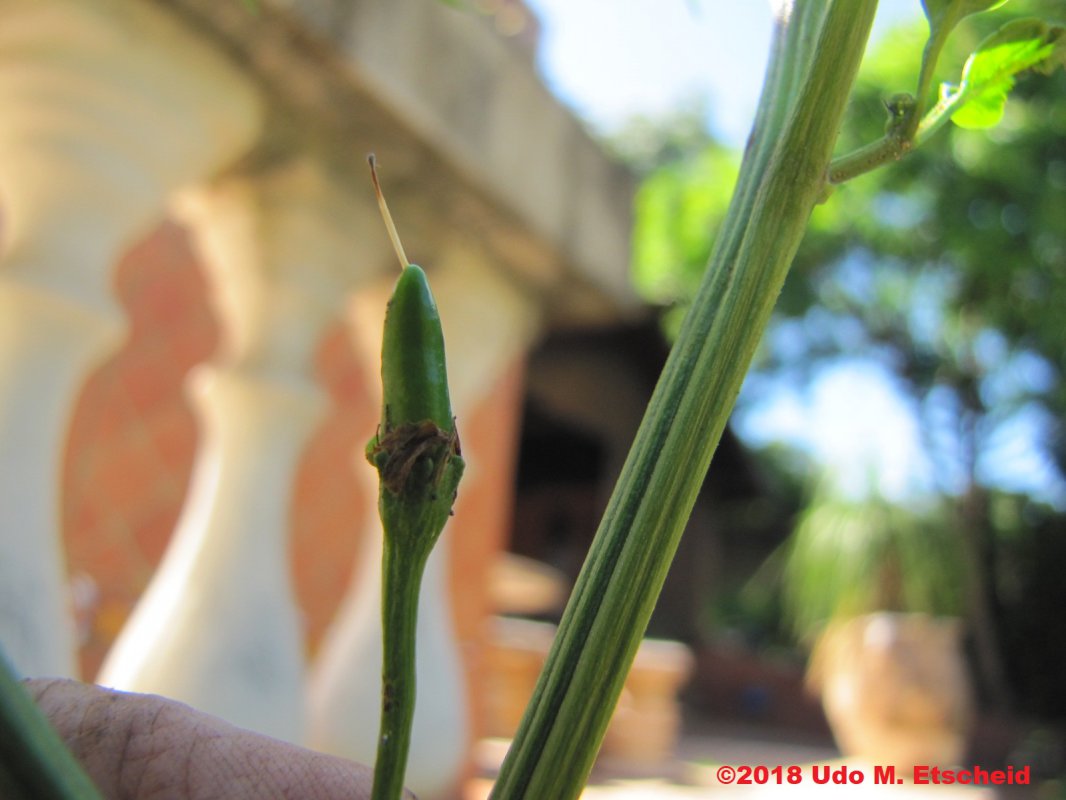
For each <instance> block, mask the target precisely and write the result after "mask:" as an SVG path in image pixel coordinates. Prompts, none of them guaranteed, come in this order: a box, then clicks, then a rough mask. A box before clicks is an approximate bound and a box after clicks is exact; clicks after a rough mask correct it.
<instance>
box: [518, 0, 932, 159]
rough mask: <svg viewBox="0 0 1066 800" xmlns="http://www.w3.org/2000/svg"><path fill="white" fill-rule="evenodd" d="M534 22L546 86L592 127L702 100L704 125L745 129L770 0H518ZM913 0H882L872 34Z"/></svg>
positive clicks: (914, 5) (911, 13)
mask: <svg viewBox="0 0 1066 800" xmlns="http://www.w3.org/2000/svg"><path fill="white" fill-rule="evenodd" d="M527 5H528V6H529V7H530V8H531V9H532V10H533V12H534V13H535V14H536V15H537V17H538V18H539V19H540V22H541V27H542V36H541V44H540V51H539V65H540V69H541V73H542V75H543V76H544V79H545V81H546V82H547V83H548V85H549V87H550V88H551V89H552V91H553V92H554V93H555V94H556V96H558V97H559V98H560V99H562V100H563V101H564V102H565V103H567V104H568V105H570V107H571V108H573V109H574V110H575V112H577V114H578V115H579V116H581V117H582V118H583V119H585V120H586V121H587V122H589V123H590V125H591V126H592V127H593V128H594V129H595V130H597V131H600V132H609V131H611V130H612V129H614V128H617V126H618V125H619V124H620V123H622V122H624V121H625V120H626V119H628V118H630V117H632V116H634V115H637V114H646V115H656V114H661V113H663V112H667V111H670V110H671V109H674V108H676V107H677V106H678V105H679V104H682V103H684V102H685V101H686V100H690V99H692V98H694V97H703V98H706V99H707V100H708V106H709V107H710V109H711V119H710V122H711V127H712V130H713V132H714V133H715V134H717V135H718V136H720V137H721V138H722V140H723V141H725V142H727V143H730V144H739V143H742V142H743V141H744V138H745V137H746V136H747V133H748V128H749V127H750V125H751V120H752V118H753V117H754V114H755V104H756V102H757V100H758V95H759V88H760V86H761V85H762V77H763V72H764V70H765V68H766V59H767V52H768V50H769V46H770V28H771V13H770V3H769V0H741V2H736V0H615V2H612V3H604V2H602V0H527ZM921 18H922V9H921V5H920V3H919V0H881V3H880V4H879V7H878V12H877V19H876V21H875V23H874V40H875V41H876V38H877V37H878V36H879V34H880V33H881V32H883V31H884V30H885V29H886V28H887V27H889V26H891V25H892V24H894V23H899V22H900V21H904V20H908V19H921Z"/></svg>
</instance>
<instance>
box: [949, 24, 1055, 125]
mask: <svg viewBox="0 0 1066 800" xmlns="http://www.w3.org/2000/svg"><path fill="white" fill-rule="evenodd" d="M1064 63H1066V28H1063V27H1061V26H1057V25H1054V26H1053V25H1049V24H1047V23H1046V22H1044V21H1042V20H1039V19H1035V18H1028V19H1020V20H1015V21H1014V22H1010V23H1007V24H1006V25H1004V26H1003V27H1002V28H1000V29H999V30H998V31H996V32H995V33H994V34H992V35H991V36H989V37H988V38H987V39H985V40H984V41H983V42H982V43H981V45H980V46H979V47H978V48H977V50H976V51H974V53H973V54H972V55H971V56H970V58H969V59H967V61H966V65H965V66H964V67H963V71H962V84H961V85H960V86H959V87H958V88H957V89H952V87H946V92H947V93H948V94H958V93H962V95H963V97H962V98H960V99H961V100H962V103H961V105H960V108H959V110H958V111H956V112H955V113H954V114H952V116H951V119H952V121H953V122H954V123H955V124H956V125H958V126H960V127H963V128H989V127H992V126H993V125H995V124H996V123H998V122H999V121H1000V119H1002V118H1003V109H1004V106H1005V105H1006V102H1007V95H1008V94H1010V90H1011V89H1012V88H1013V87H1014V81H1015V79H1016V78H1017V76H1018V75H1019V74H1020V73H1023V72H1026V71H1028V70H1039V71H1041V72H1044V73H1050V72H1051V71H1053V70H1054V69H1055V68H1056V67H1059V66H1062V65H1063V64H1064Z"/></svg>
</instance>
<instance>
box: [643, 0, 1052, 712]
mask: <svg viewBox="0 0 1066 800" xmlns="http://www.w3.org/2000/svg"><path fill="white" fill-rule="evenodd" d="M931 5H935V4H931ZM1018 6H1019V8H1018V9H1017V10H1016V11H1014V12H1013V13H1012V14H1008V15H1007V16H1006V17H1004V16H1003V15H1002V14H1000V15H991V16H990V18H989V19H987V20H986V19H984V18H983V17H981V16H977V17H973V18H971V20H968V22H967V24H966V25H965V26H963V27H961V28H960V30H959V31H958V32H957V33H956V34H955V35H954V36H953V37H952V38H951V40H949V42H948V49H947V51H946V52H945V56H944V57H943V59H942V61H943V62H945V63H948V64H950V65H952V66H953V67H954V68H956V69H959V68H960V67H961V64H962V62H963V61H964V60H965V58H966V54H967V53H970V52H972V51H973V50H974V49H975V48H976V47H977V46H978V43H979V42H981V41H982V40H984V39H985V37H986V36H988V35H989V34H990V33H991V32H992V30H993V28H992V27H990V26H999V25H1002V24H1003V23H1004V21H1005V19H1006V20H1010V19H1012V18H1014V19H1018V18H1020V17H1022V16H1023V12H1028V13H1033V12H1039V11H1042V10H1047V11H1051V10H1052V8H1053V4H1051V3H1039V2H1030V3H1027V4H1021V3H1019V4H1018ZM925 34H926V32H925V31H924V30H920V29H919V30H901V31H899V32H897V33H896V35H895V36H893V37H892V38H890V39H889V40H888V41H887V42H886V43H885V44H884V45H883V46H882V47H881V48H880V50H879V52H878V53H876V54H874V56H873V57H872V58H871V59H869V61H868V63H867V64H865V65H864V68H863V71H862V73H861V74H860V79H859V81H858V83H857V85H856V91H855V94H854V95H853V99H852V103H851V113H849V115H848V117H847V118H846V127H845V130H844V132H843V134H842V137H841V142H842V147H841V148H838V150H839V149H844V150H847V149H851V148H854V147H857V146H860V145H861V144H862V143H864V142H870V141H873V140H875V139H877V137H878V136H880V135H881V129H882V128H883V126H884V125H885V123H884V119H885V107H886V100H888V105H889V106H890V110H892V105H893V103H898V102H899V101H898V98H897V99H892V100H889V99H888V98H891V96H892V93H893V92H898V91H899V90H900V89H901V88H907V87H909V86H910V85H912V84H913V81H914V76H915V75H916V74H918V71H919V63H918V62H919V55H920V52H921V42H922V40H923V38H924V36H925ZM1008 88H1009V87H1008ZM889 124H890V125H891V124H892V121H891V120H890V123H889ZM1064 134H1066V75H1064V74H1063V73H1062V71H1059V72H1058V73H1056V74H1054V75H1052V76H1051V77H1048V76H1046V75H1023V76H1021V78H1020V80H1019V83H1018V86H1017V87H1016V91H1015V92H1014V93H1013V94H1012V96H1011V100H1010V102H1009V103H1007V105H1006V108H1005V113H1004V118H1003V120H1002V122H1001V124H999V125H998V126H997V127H995V128H992V129H989V130H971V129H964V128H959V127H954V126H953V127H952V129H951V131H950V133H948V134H947V135H939V136H938V137H936V138H933V139H931V140H930V141H929V142H928V143H926V144H924V145H923V146H922V147H921V148H918V149H917V150H915V151H914V152H913V153H911V154H909V155H907V157H906V158H904V159H902V160H901V161H900V162H899V163H898V164H894V165H892V166H891V167H890V168H888V169H882V170H879V171H877V172H875V173H873V174H871V175H864V176H862V177H861V178H858V179H857V180H854V181H852V182H851V183H849V184H848V185H846V186H844V187H841V188H838V189H837V197H835V198H833V200H834V201H835V202H834V201H831V202H828V203H826V204H824V205H823V206H821V207H820V208H819V209H817V210H816V211H815V213H814V215H813V217H812V220H811V226H810V229H809V230H808V234H807V236H806V238H805V241H804V243H803V245H802V246H801V249H800V251H799V253H798V255H797V258H796V261H795V262H794V265H793V270H792V273H791V274H790V277H789V279H788V281H787V282H786V284H785V287H784V289H783V292H782V297H781V300H780V302H779V304H778V306H777V311H776V313H775V318H774V321H773V322H772V324H771V328H770V335H769V336H767V337H766V340H765V343H764V346H763V348H762V350H761V353H760V356H759V357H758V359H757V363H756V377H758V376H759V375H762V376H763V377H767V376H778V377H780V376H781V375H782V374H784V373H786V372H788V373H791V374H793V375H794V377H795V379H796V380H799V381H801V382H802V381H809V380H810V378H811V376H812V375H813V374H814V373H815V371H816V370H817V369H818V368H819V367H821V366H824V365H825V364H826V363H827V362H828V361H832V360H839V359H842V358H848V357H852V358H854V357H859V356H861V357H863V358H866V359H873V360H875V361H876V362H877V363H879V364H880V365H882V366H883V367H884V368H885V369H886V370H888V371H890V373H891V374H893V375H894V376H895V379H896V380H895V382H896V384H897V386H898V387H899V388H900V390H901V392H903V393H904V394H905V395H906V396H907V397H908V398H909V400H910V402H911V404H912V405H913V407H914V408H916V409H917V410H918V415H919V419H920V421H921V430H922V433H923V438H924V445H925V451H926V453H927V454H928V456H929V458H930V460H931V461H932V463H933V464H934V465H935V467H936V468H935V471H934V472H935V476H936V482H935V485H933V486H930V487H928V488H929V491H931V492H936V493H940V494H943V495H944V496H945V497H947V498H948V499H949V500H950V501H951V503H952V505H953V507H954V510H955V515H956V518H957V529H958V530H959V531H960V532H961V534H962V537H961V542H960V543H961V545H962V553H963V554H964V556H965V557H966V558H967V560H968V561H970V566H971V567H972V573H973V574H974V576H975V578H974V584H973V585H972V586H971V587H970V599H969V618H970V623H971V630H972V632H973V636H974V644H975V648H976V650H977V654H978V659H977V661H978V664H979V665H980V669H979V673H980V675H981V677H982V678H983V681H982V683H983V686H984V688H985V692H986V696H987V698H988V699H989V700H991V701H992V704H993V705H996V706H999V707H1007V706H1009V705H1010V698H1009V691H1008V688H1007V687H1008V683H1009V682H1008V680H1007V676H1006V672H1005V669H1004V667H1003V666H1002V661H1003V659H1002V653H1003V648H1002V646H1001V643H1000V640H1001V639H1002V635H1003V628H1004V626H1003V624H1002V623H1003V620H1004V618H1005V615H1007V614H1008V613H1010V610H1009V609H1007V608H1005V605H1004V599H1003V597H1001V589H1000V587H1002V586H1003V585H1004V581H1005V579H1006V578H1009V577H1012V576H1009V575H1006V574H1005V570H1006V569H1007V566H1006V565H1007V562H1008V561H1009V559H1004V557H1003V553H1004V547H1005V541H1006V540H1008V539H1011V537H1013V539H1012V541H1020V539H1019V537H1023V538H1024V537H1026V536H1031V535H1032V529H1031V528H1027V527H1026V526H1025V525H1024V523H1023V522H1022V519H1023V518H1024V516H1025V514H1029V515H1030V516H1031V515H1033V514H1037V515H1038V516H1040V517H1041V518H1047V517H1049V516H1053V513H1052V512H1054V511H1055V504H1057V503H1058V504H1062V503H1066V477H1064V476H1066V432H1064V430H1063V427H1062V423H1061V420H1062V419H1063V418H1064V415H1066V380H1064V378H1066V376H1064V375H1063V370H1064V369H1066V336H1064V335H1063V328H1062V322H1061V309H1062V308H1063V307H1066V225H1064V224H1063V222H1062V221H1063V220H1066V136H1064ZM725 160H726V157H725V156H724V155H723V154H722V153H721V149H720V148H707V149H706V150H704V151H703V152H702V153H698V154H694V155H690V156H689V157H688V160H687V163H685V162H677V163H675V164H671V165H667V166H665V167H663V168H662V169H660V170H659V171H658V172H657V173H655V174H653V175H652V176H651V177H650V178H649V179H648V181H647V182H646V183H645V184H644V186H643V188H642V190H641V193H640V196H639V201H638V202H639V206H638V234H639V236H638V239H637V242H636V249H635V252H636V266H635V271H636V277H637V280H638V283H639V285H641V286H642V288H643V289H644V290H645V291H646V292H647V294H648V296H649V297H650V298H652V299H654V300H656V301H658V302H668V303H674V304H675V306H683V305H684V304H685V302H686V298H687V297H688V296H689V290H688V286H689V285H690V282H691V281H692V280H693V276H695V275H697V274H698V273H699V272H700V271H701V270H702V266H703V261H704V259H705V257H706V252H708V251H709V249H710V246H711V238H710V237H707V236H704V237H703V238H700V237H698V236H693V235H691V234H690V233H689V232H690V231H691V230H697V231H708V230H710V231H713V223H712V224H706V222H702V223H701V221H700V220H699V219H698V218H699V217H700V216H701V215H704V216H713V215H715V214H716V208H717V205H716V203H717V199H716V198H717V197H718V196H720V195H725V194H727V193H728V191H729V188H730V187H729V185H728V182H729V179H728V176H727V175H726V177H725V179H724V180H723V181H719V182H718V183H717V184H715V183H714V182H713V181H708V180H707V174H708V173H713V169H712V168H703V165H707V164H711V163H719V164H720V163H724V162H725ZM721 173H722V171H721V170H719V174H721ZM841 195H845V196H846V197H847V200H846V202H841ZM855 209H860V211H859V212H858V213H856V211H855ZM679 210H680V213H678V211H679ZM693 217H696V218H697V219H692V218H693ZM669 264H675V265H680V266H679V267H677V268H673V267H666V265H669ZM775 331H776V332H777V333H776V335H775ZM784 331H787V335H782V332H784ZM783 343H786V344H787V347H786V346H782V344H783ZM742 402H743V395H742ZM1019 429H1022V430H1027V431H1028V432H1029V438H1030V439H1031V442H1030V444H1031V446H1032V447H1033V448H1035V450H1036V451H1037V452H1038V453H1039V458H1040V465H1041V467H1042V474H1040V475H1039V476H1038V477H1039V478H1040V480H1039V481H1032V480H1031V481H1029V482H1028V483H1024V482H1019V477H1020V476H1019V474H1018V472H1017V470H1015V471H1012V470H1011V469H1009V466H1010V465H1009V464H1004V463H1003V461H1004V459H1007V458H1008V457H1009V454H1010V453H1009V449H1008V448H1006V447H1004V442H1005V441H1010V440H1011V439H1012V438H1013V437H1016V436H1017V435H1018V434H1017V431H1018V430H1019ZM1012 480H1013V481H1014V483H1011V481H1012ZM1006 491H1015V492H1020V493H1021V494H1022V495H1023V496H1022V497H1021V498H1015V499H1013V500H1010V499H1004V498H1002V495H1003V493H1004V492H1006ZM1001 502H1009V503H1014V504H1015V505H1019V507H1022V508H1028V510H1027V511H1025V512H1024V513H1023V514H1020V515H1015V516H1014V517H1013V519H1012V522H1011V523H1010V528H1009V529H1004V528H1003V527H1002V526H1001V525H999V524H997V519H998V518H997V516H996V514H995V513H993V505H994V504H996V503H1001ZM1049 506H1050V507H1049ZM1013 577H1015V578H1016V577H1017V576H1016V575H1015V576H1013ZM1015 672H1016V673H1017V670H1015ZM1016 682H1017V681H1016Z"/></svg>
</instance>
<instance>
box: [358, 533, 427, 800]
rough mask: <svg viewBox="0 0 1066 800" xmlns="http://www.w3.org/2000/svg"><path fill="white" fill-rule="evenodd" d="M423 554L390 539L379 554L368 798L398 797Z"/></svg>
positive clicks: (411, 700)
mask: <svg viewBox="0 0 1066 800" xmlns="http://www.w3.org/2000/svg"><path fill="white" fill-rule="evenodd" d="M428 554H429V551H428V550H427V551H425V552H415V553H412V549H411V548H410V547H403V546H397V545H395V544H393V543H391V542H390V541H389V540H386V542H385V548H384V551H383V553H382V560H381V575H382V586H381V615H382V620H381V621H382V630H383V633H382V650H383V661H382V667H381V727H380V731H379V734H378V752H377V762H376V764H375V766H374V789H373V794H372V795H371V796H372V800H395V798H398V797H400V796H401V795H402V794H403V779H404V773H405V772H406V768H407V752H408V750H409V749H410V746H411V723H412V722H413V720H414V716H415V631H416V629H417V624H418V593H419V587H420V586H421V583H422V573H423V572H424V571H425V567H426V559H427V556H428Z"/></svg>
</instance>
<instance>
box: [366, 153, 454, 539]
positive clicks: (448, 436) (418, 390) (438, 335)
mask: <svg viewBox="0 0 1066 800" xmlns="http://www.w3.org/2000/svg"><path fill="white" fill-rule="evenodd" d="M369 161H370V174H371V177H372V178H373V181H374V189H375V191H376V193H377V198H378V205H379V206H380V208H381V216H382V218H383V219H384V220H385V226H386V227H387V228H388V231H389V238H390V239H391V240H392V244H393V247H394V248H395V250H396V256H397V258H399V260H400V265H401V267H402V269H403V271H402V272H401V273H400V279H399V280H398V281H397V282H396V287H395V288H394V289H393V292H392V297H391V298H390V299H389V304H388V306H387V308H386V309H385V329H384V332H383V334H382V342H381V396H382V410H381V424H380V425H379V427H378V433H377V435H376V436H375V437H374V438H373V439H372V440H371V441H370V443H369V444H368V445H367V449H366V456H367V459H368V460H369V461H370V463H371V464H373V465H374V466H375V467H377V469H378V472H379V473H380V474H381V486H382V488H383V489H384V490H387V491H388V492H389V493H391V494H393V495H400V494H404V493H405V492H408V491H414V490H415V487H419V486H420V487H422V489H423V490H424V491H426V492H428V494H429V496H431V498H432V499H433V500H434V501H436V500H437V499H438V495H439V494H440V492H439V491H438V490H439V489H440V484H441V481H442V480H443V479H444V478H445V473H446V472H447V471H448V470H449V467H450V469H451V473H452V474H451V475H450V476H449V480H448V481H447V482H448V483H451V482H452V481H451V478H454V481H455V483H458V479H459V476H460V475H461V474H462V469H463V460H462V458H461V457H460V451H459V435H458V433H456V430H455V420H454V419H453V417H452V404H451V398H450V396H449V393H448V374H447V369H446V368H445V361H444V334H443V332H442V331H441V326H440V314H438V313H437V304H436V302H435V301H434V300H433V293H432V292H431V291H430V289H429V281H428V280H427V279H426V273H424V272H423V271H422V268H421V267H419V266H416V265H414V264H411V263H410V262H408V260H407V254H406V253H404V251H403V245H402V244H400V237H399V236H398V235H397V233H396V227H395V225H393V222H392V215H390V214H389V209H388V206H387V205H386V203H385V197H384V195H382V193H381V186H380V185H379V184H378V179H377V172H376V170H375V169H374V158H373V156H371V157H370V159H369ZM412 476H415V480H413V481H410V480H409V479H410V478H411V477H412ZM416 493H417V492H416ZM448 494H454V486H452V489H451V491H450V492H449V493H448ZM383 513H384V512H383ZM441 524H442V525H443V522H442V523H441ZM437 533H439V528H438V530H437ZM434 535H436V534H434Z"/></svg>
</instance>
